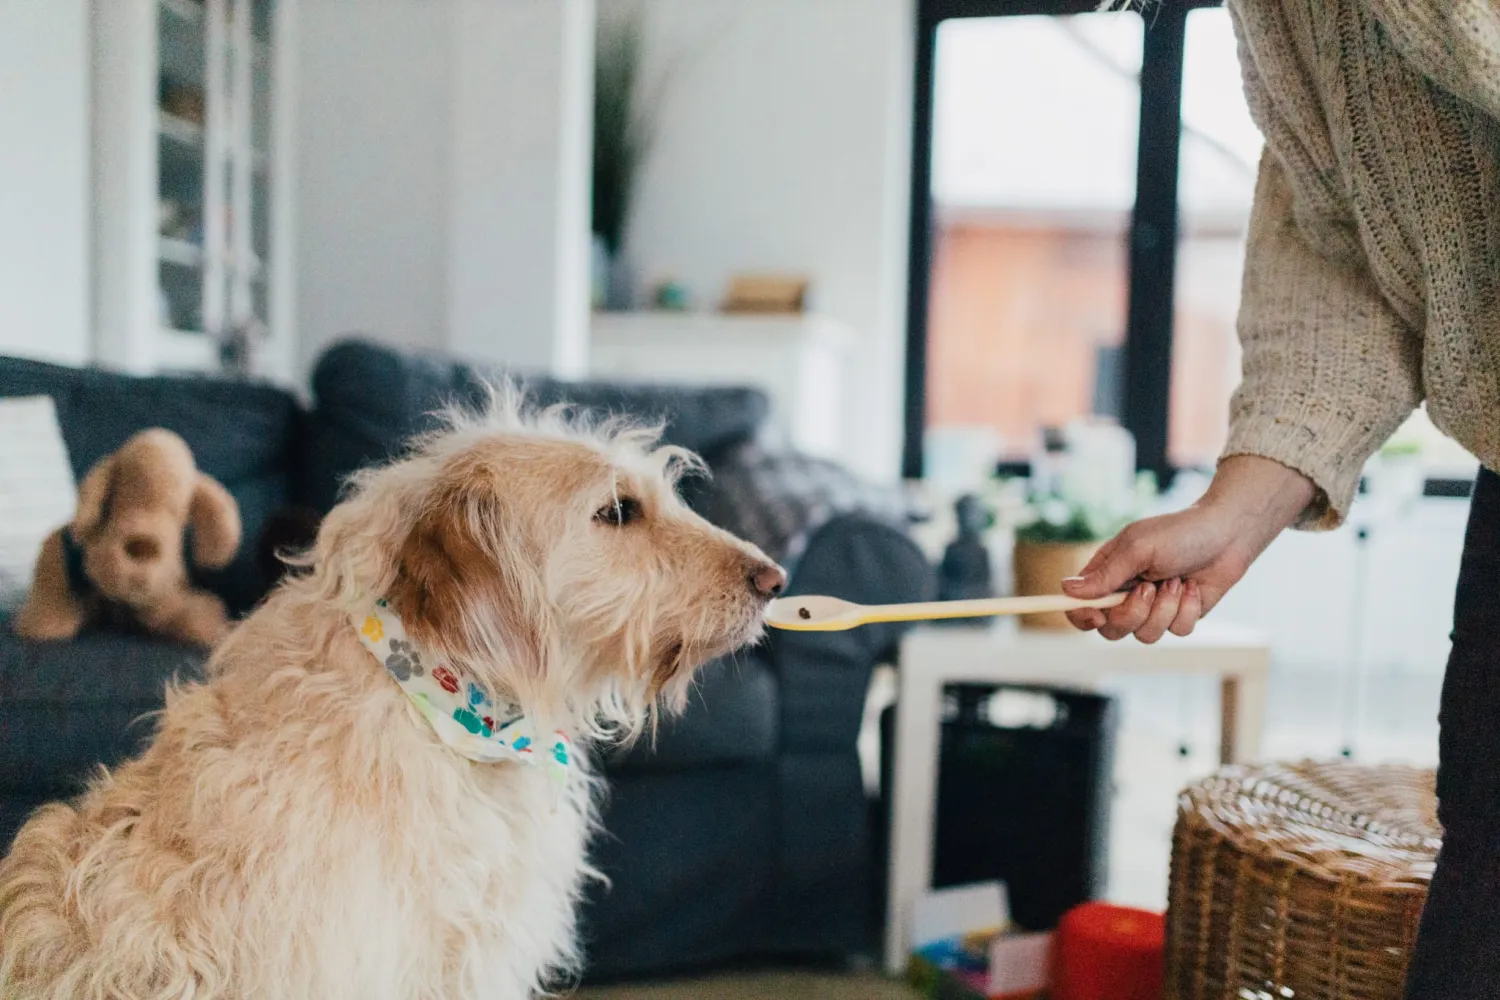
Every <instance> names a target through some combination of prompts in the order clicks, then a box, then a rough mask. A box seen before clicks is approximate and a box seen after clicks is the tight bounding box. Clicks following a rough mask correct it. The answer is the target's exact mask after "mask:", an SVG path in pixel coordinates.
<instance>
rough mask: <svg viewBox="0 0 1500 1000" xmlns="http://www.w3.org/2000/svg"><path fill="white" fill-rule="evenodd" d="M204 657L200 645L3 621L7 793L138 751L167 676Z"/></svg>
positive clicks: (183, 672)
mask: <svg viewBox="0 0 1500 1000" xmlns="http://www.w3.org/2000/svg"><path fill="white" fill-rule="evenodd" d="M202 662H203V654H202V652H201V651H199V650H196V649H193V648H191V647H188V646H180V645H176V644H174V643H169V642H161V641H159V640H156V639H149V638H144V637H140V636H130V635H118V634H112V633H86V634H84V635H81V636H79V637H78V638H77V639H74V640H72V641H69V642H29V641H27V640H24V639H20V638H18V637H16V636H15V635H14V634H12V633H11V632H10V631H9V630H8V629H7V628H6V627H5V626H4V625H3V624H0V793H5V794H9V793H11V792H26V791H36V790H38V789H41V790H58V791H59V792H65V791H67V790H69V789H71V788H73V787H75V786H76V785H77V783H78V782H79V781H81V780H82V779H84V778H86V777H87V776H88V775H89V774H90V773H91V770H92V769H93V768H94V767H96V766H97V765H99V764H101V763H102V764H105V765H113V764H115V763H118V762H119V761H120V760H122V759H124V758H125V757H128V756H130V755H131V754H133V753H135V752H136V751H137V750H138V749H139V748H140V746H141V744H142V742H143V741H144V740H145V738H146V737H147V736H149V734H150V732H151V729H150V723H149V721H147V720H144V719H143V716H145V715H146V714H147V713H149V712H154V711H156V710H158V709H160V708H161V706H162V698H163V694H164V692H165V690H166V685H167V682H168V681H169V680H171V679H172V678H174V677H180V678H184V679H188V678H195V677H197V676H198V672H199V670H200V668H201V665H202Z"/></svg>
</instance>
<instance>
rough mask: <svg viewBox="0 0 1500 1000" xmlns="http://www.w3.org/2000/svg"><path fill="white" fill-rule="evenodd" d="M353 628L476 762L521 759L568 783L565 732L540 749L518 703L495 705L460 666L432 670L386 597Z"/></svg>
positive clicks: (447, 738)
mask: <svg viewBox="0 0 1500 1000" xmlns="http://www.w3.org/2000/svg"><path fill="white" fill-rule="evenodd" d="M354 628H355V631H357V632H358V633H359V641H360V642H362V643H364V647H365V648H366V649H368V650H369V651H370V653H371V654H372V655H374V657H375V659H377V660H379V661H380V662H381V663H382V664H383V665H384V666H385V669H386V672H387V673H389V674H390V675H391V677H393V678H394V679H395V681H396V683H397V684H399V685H400V686H401V690H403V691H405V692H406V696H407V697H408V698H410V699H411V703H412V704H413V705H415V706H416V707H417V711H418V712H421V713H422V716H423V718H425V719H426V720H427V722H428V723H429V724H430V725H431V726H432V730H433V732H435V733H437V737H438V739H440V740H442V741H443V742H444V743H446V744H447V745H448V746H450V747H452V748H453V749H454V750H456V751H458V752H459V753H461V754H463V755H464V756H465V757H467V758H469V759H470V760H472V761H476V762H478V763H481V764H492V763H495V762H497V761H503V760H518V761H521V762H522V763H525V764H534V765H536V766H538V767H540V768H541V769H542V770H543V771H544V772H546V774H547V776H548V777H550V778H551V779H552V780H553V781H555V782H556V783H557V784H558V785H560V786H561V785H565V784H566V783H567V780H568V769H569V767H570V766H571V765H572V747H571V746H570V745H569V744H568V737H567V736H565V735H564V734H563V732H562V730H557V731H556V732H554V733H553V734H552V741H551V745H550V746H548V747H546V748H545V749H544V748H542V747H539V746H537V745H536V734H535V733H534V732H532V729H533V726H532V724H531V721H530V720H529V719H527V718H526V716H525V715H523V714H522V713H521V710H520V709H519V708H518V707H517V706H515V705H507V704H496V703H495V700H494V699H493V698H491V697H490V694H489V692H488V691H486V690H485V688H484V686H483V685H481V684H480V683H479V682H477V681H475V680H474V679H473V678H470V677H465V676H464V675H462V674H460V673H459V672H458V670H457V668H455V667H452V666H449V665H447V664H437V665H432V666H431V667H430V669H429V664H428V663H425V662H424V661H423V659H422V656H421V654H420V653H419V652H418V650H417V648H416V645H415V644H414V643H413V642H412V641H411V640H410V639H409V638H407V635H406V629H405V628H403V627H402V625H401V617H400V616H399V615H397V614H396V612H395V611H394V610H392V609H391V607H390V605H389V604H387V603H386V602H385V601H383V600H382V601H376V602H375V604H374V606H373V607H371V608H370V610H369V612H368V613H366V614H363V615H355V616H354Z"/></svg>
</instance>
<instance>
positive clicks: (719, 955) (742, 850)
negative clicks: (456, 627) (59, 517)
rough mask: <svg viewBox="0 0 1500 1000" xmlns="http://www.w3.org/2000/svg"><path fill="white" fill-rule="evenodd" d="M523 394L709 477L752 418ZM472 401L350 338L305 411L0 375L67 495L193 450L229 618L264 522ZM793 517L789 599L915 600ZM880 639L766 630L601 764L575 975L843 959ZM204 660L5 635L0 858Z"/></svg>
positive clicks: (926, 573)
mask: <svg viewBox="0 0 1500 1000" xmlns="http://www.w3.org/2000/svg"><path fill="white" fill-rule="evenodd" d="M525 381H526V385H527V389H528V391H529V393H530V394H531V395H532V396H533V397H534V398H536V399H537V400H538V401H540V402H556V401H564V400H566V401H572V402H575V403H577V404H579V405H580V406H582V407H584V408H590V409H601V410H608V411H612V412H622V413H629V414H632V415H638V416H642V417H653V418H663V419H664V420H665V422H666V423H665V425H666V432H665V438H666V440H667V441H669V442H670V443H673V444H679V445H683V446H685V447H689V448H692V449H694V450H696V451H698V452H699V453H700V454H702V455H703V457H704V458H705V460H706V461H707V462H708V464H709V466H710V467H711V468H714V467H718V468H721V469H722V468H724V467H725V466H726V463H733V462H735V461H736V456H737V455H739V454H740V453H741V451H742V450H743V449H744V448H745V447H746V445H747V442H750V441H752V440H753V439H754V438H755V436H756V434H757V432H758V430H759V429H760V427H761V425H762V423H763V421H764V419H765V417H766V412H767V404H766V401H765V398H764V397H763V396H762V395H761V394H759V393H757V392H755V391H753V390H747V389H707V388H705V389H669V388H653V387H649V386H625V385H608V384H601V383H564V382H558V381H554V380H550V379H526V380H525ZM481 391H482V389H481V381H480V373H479V372H477V371H476V370H475V369H473V368H471V367H470V366H468V365H465V364H462V363H458V362H455V361H452V360H451V359H446V358H439V357H423V356H413V355H405V354H399V353H396V352H393V351H390V350H387V349H384V348H380V347H376V346H374V345H372V344H368V343H364V342H359V341H349V342H345V343H342V344H339V345H337V346H335V347H334V348H332V349H331V350H330V351H329V352H328V353H327V354H325V355H324V357H323V358H322V359H321V360H320V362H319V364H318V365H317V367H316V371H315V374H314V377H313V384H312V397H313V404H312V406H311V408H310V409H304V408H302V407H300V406H299V405H298V404H297V402H296V400H295V399H293V398H292V397H291V396H290V395H287V394H285V393H282V392H280V391H278V390H275V389H271V388H267V387H263V386H255V385H247V384H237V383H230V382H225V381H218V380H210V379H190V378H188V379H184V378H145V379H141V378H130V377H127V376H122V375H117V374H110V373H104V372H100V371H93V370H76V369H68V368H61V367H57V366H52V365H45V364H40V363H36V362H30V361H22V360H17V359H7V358H0V396H21V395H39V394H45V395H50V396H52V397H53V399H54V400H55V401H56V404H57V408H58V414H59V418H60V420H61V423H62V426H63V432H64V437H65V438H66V440H67V443H68V448H69V452H70V457H71V460H72V462H73V465H74V470H75V473H76V474H77V475H78V476H79V477H81V476H82V475H83V473H84V472H85V471H86V470H87V469H88V467H89V466H90V465H92V463H93V462H94V461H96V460H97V459H98V458H99V457H100V456H102V455H104V454H106V453H107V452H109V451H111V450H113V449H114V448H116V447H118V446H119V444H120V443H121V442H123V441H124V439H125V438H126V437H127V436H129V435H130V434H131V433H133V432H134V431H136V430H138V429H140V428H142V427H146V426H152V425H159V426H165V427H169V428H171V429H173V430H175V431H177V432H178V433H180V434H182V435H183V437H184V438H186V440H187V441H188V443H189V444H190V445H191V446H192V448H193V449H194V452H195V454H196V456H197V458H198V461H199V464H200V466H201V467H202V468H204V470H205V471H207V472H209V473H210V474H212V475H214V476H216V477H217V478H219V479H220V480H221V481H222V482H223V483H224V484H225V485H226V486H227V487H228V488H229V489H230V491H231V492H232V493H234V495H235V498H236V499H237V500H238V501H239V504H240V507H241V511H242V514H243V516H244V520H245V526H246V539H247V543H246V545H245V547H244V549H243V550H242V552H241V555H240V557H239V558H238V559H237V560H236V562H235V563H234V564H233V565H232V566H230V567H229V568H228V569H226V570H225V571H223V572H222V573H219V574H216V575H215V576H214V577H213V578H211V579H210V580H209V581H208V583H209V584H210V585H211V586H212V587H213V589H214V590H216V591H217V592H218V593H220V594H221V596H223V597H224V598H225V599H226V601H227V602H228V603H229V605H230V607H231V608H232V609H234V610H235V611H237V612H244V611H247V610H249V609H250V608H252V607H253V606H254V604H255V603H256V601H258V600H259V598H260V597H261V596H262V595H263V593H264V591H265V588H266V587H267V586H268V583H269V581H268V580H267V578H266V576H265V573H264V572H263V570H262V569H261V567H260V566H258V565H257V560H256V558H255V549H256V545H255V542H256V540H257V538H258V537H259V536H260V533H261V532H262V531H263V530H264V529H265V527H266V525H267V524H268V523H269V522H270V520H271V519H272V517H273V515H275V513H276V512H277V511H279V510H284V509H286V508H288V507H290V506H298V505H300V506H305V507H308V508H311V509H312V510H313V511H316V512H318V513H322V512H326V510H327V509H328V508H329V507H330V506H331V505H332V504H333V503H334V502H335V500H336V498H337V495H338V490H339V488H340V483H341V482H342V480H343V478H344V477H345V476H346V475H347V474H348V473H349V472H351V471H353V470H354V469H356V468H358V467H360V466H361V465H364V464H366V463H368V462H372V461H378V460H380V459H383V458H385V457H387V456H388V455H390V454H391V453H392V452H393V451H395V450H396V449H397V448H398V447H399V446H400V444H401V442H402V441H403V440H404V439H405V438H406V437H407V436H409V435H410V434H411V433H413V432H414V431H417V430H420V429H422V428H424V427H425V426H427V425H428V422H429V420H430V417H429V414H430V412H431V411H432V410H433V409H434V408H435V407H437V406H438V405H440V404H442V403H443V402H445V401H453V400H457V401H470V400H475V399H477V398H478V396H479V394H480V393H481ZM729 478H730V479H732V478H733V477H729ZM717 488H718V487H716V486H715V485H714V483H713V481H712V480H695V481H691V482H689V483H687V484H685V486H684V494H685V496H686V497H687V499H688V500H689V502H690V503H693V504H694V505H695V506H698V507H699V508H700V509H703V510H705V511H716V512H720V514H721V518H720V519H722V512H724V511H726V510H731V509H732V508H733V504H727V503H725V497H723V496H722V495H715V493H714V491H715V489H717ZM795 506H796V505H793V507H795ZM815 507H816V505H808V506H807V507H806V508H805V510H806V511H812V510H813V509H814V508H815ZM806 521H807V523H806V524H805V525H804V526H803V527H804V529H805V530H803V531H802V537H801V539H800V541H801V544H799V546H798V547H797V552H798V554H797V556H796V558H795V561H794V562H793V563H792V565H791V566H789V569H791V571H792V576H791V585H790V589H791V591H792V592H802V593H808V592H818V593H829V594H834V595H837V596H840V597H844V598H847V599H850V600H857V601H870V602H879V601H907V600H918V599H922V598H925V597H927V596H930V594H931V592H932V590H933V584H932V579H931V571H930V569H929V568H928V566H927V565H926V563H925V561H924V560H923V559H922V556H921V554H920V552H919V551H918V550H917V548H916V546H915V545H914V544H912V542H911V541H910V540H909V539H907V538H906V537H905V535H904V534H903V533H902V531H901V530H900V529H899V527H898V526H895V525H893V524H891V523H888V521H887V520H884V519H882V518H879V517H875V516H872V515H870V514H868V513H865V512H861V511H860V510H858V509H850V508H849V507H848V506H847V505H846V506H845V507H844V508H843V509H842V510H841V511H830V510H826V509H825V510H822V511H820V512H818V513H816V514H809V516H808V517H807V518H806ZM725 526H726V527H730V528H731V530H734V529H735V528H736V525H733V524H727V525H725ZM896 637H897V633H896V631H895V630H894V628H891V627H877V628H869V629H861V630H857V631H854V632H847V633H831V634H827V635H815V634H795V635H794V634H781V635H773V636H772V637H771V638H770V640H769V641H768V642H767V643H766V644H765V645H764V646H762V647H759V648H757V649H755V650H752V651H750V652H747V653H743V654H741V655H739V656H738V657H736V658H735V659H734V660H732V661H721V662H718V663H714V664H710V665H709V666H708V667H706V668H705V669H704V671H703V674H702V681H701V685H700V689H699V692H698V693H697V694H695V695H694V697H693V700H692V704H691V705H690V707H689V709H688V711H687V712H686V714H684V715H683V716H682V717H681V718H680V719H677V720H675V721H673V722H671V723H669V724H667V725H665V726H664V727H663V730H662V732H661V734H660V737H659V739H658V740H657V742H656V745H655V747H654V748H648V747H644V746H640V747H636V748H634V749H632V750H631V751H629V752H628V753H625V754H618V755H615V756H613V757H611V758H610V759H608V760H607V763H606V773H607V774H608V776H609V779H610V782H609V784H610V796H609V801H608V804H607V805H606V808H605V813H604V826H605V833H604V834H603V835H602V836H601V837H600V838H599V840H598V842H597V844H596V847H595V854H596V857H597V859H598V862H599V864H600V866H601V868H602V869H603V870H604V871H605V873H606V874H608V875H609V876H610V878H611V880H612V885H611V886H610V887H609V888H604V887H596V888H595V889H594V890H593V891H592V893H591V894H590V898H589V899H588V901H587V904H586V910H585V934H586V937H587V941H588V955H589V971H588V976H589V978H590V979H593V980H600V979H609V978H616V977H622V976H635V975H641V974H647V973H655V972H661V971H665V970H669V969H676V968H686V967H693V966H701V965H705V964H713V963H718V962H723V961H730V960H739V959H746V958H750V957H757V956H762V955H769V954H798V955H806V956H839V955H847V954H851V953H854V952H857V951H859V950H861V949H862V948H863V947H865V946H866V945H867V944H868V943H869V931H870V928H871V925H872V919H871V913H870V909H869V904H870V900H871V899H872V898H873V894H872V892H871V886H872V884H873V880H874V879H875V859H873V858H872V857H871V847H870V836H869V833H870V828H869V822H868V820H869V810H868V806H867V803H866V801H865V799H864V795H863V792H862V787H861V782H860V772H859V763H858V758H857V755H856V752H855V740H856V736H857V733H858V730H859V726H860V721H861V713H862V710H863V704H864V696H865V689H866V685H867V682H868V678H869V673H870V669H871V667H872V666H873V665H874V664H875V662H876V661H877V660H878V658H879V657H880V656H882V655H883V654H884V653H886V652H887V651H888V650H889V648H890V647H891V645H892V644H893V643H894V641H895V639H896ZM200 662H201V656H200V654H198V653H196V652H195V651H193V650H191V649H188V648H185V647H181V646H175V645H172V644H168V643H163V642H159V641H157V640H153V639H150V638H146V637H143V636H134V635H124V634H103V633H95V634H86V635H84V636H82V637H80V638H79V639H77V640H75V641H72V642H67V643H56V644H31V643H26V642H24V641H22V640H20V639H19V638H17V637H15V636H14V635H13V634H11V633H10V632H9V630H8V629H5V628H3V627H0V845H4V844H8V843H9V841H10V839H11V837H12V835H13V833H14V831H15V829H16V827H17V826H19V824H20V823H21V822H22V821H23V820H24V817H25V816H26V814H27V813H29V812H30V810H32V809H33V808H35V807H36V806H37V805H38V804H40V803H42V802H45V801H47V800H49V799H54V798H62V797H66V796H69V795H71V794H74V793H75V792H76V791H77V789H78V787H79V783H80V781H81V780H82V779H83V778H85V777H86V776H87V775H88V773H89V772H90V771H91V770H92V769H93V768H94V767H96V766H97V765H98V764H99V763H104V764H110V763H113V762H115V761H118V760H120V759H121V758H122V757H124V756H127V755H129V754H130V753H131V752H133V751H134V750H135V749H136V748H137V747H138V746H139V744H140V741H141V740H142V739H143V738H145V737H146V736H147V735H148V734H149V722H145V721H140V717H141V716H142V715H143V714H144V713H147V712H150V711H151V710H153V709H155V708H157V707H159V706H160V703H161V697H162V690H163V686H164V685H165V683H166V682H167V681H168V679H169V678H171V677H173V676H182V677H192V676H194V674H195V672H196V671H197V669H198V666H199V664H200Z"/></svg>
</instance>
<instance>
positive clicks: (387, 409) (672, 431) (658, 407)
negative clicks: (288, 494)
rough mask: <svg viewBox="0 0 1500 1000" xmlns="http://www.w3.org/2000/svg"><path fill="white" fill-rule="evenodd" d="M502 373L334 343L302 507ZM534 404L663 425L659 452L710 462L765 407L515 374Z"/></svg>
mask: <svg viewBox="0 0 1500 1000" xmlns="http://www.w3.org/2000/svg"><path fill="white" fill-rule="evenodd" d="M503 374H504V373H503V372H502V371H501V370H500V369H497V368H484V367H480V366H475V365H471V364H468V363H466V362H462V361H455V360H452V359H451V358H448V357H444V356H440V355H434V354H409V353H402V352H399V351H395V350H392V349H390V348H386V347H381V346H378V345H375V344H371V343H368V342H365V341H360V340H349V341H344V342H342V343H339V344H336V345H334V346H333V347H331V348H329V350H328V351H327V352H326V353H324V355H323V356H322V358H321V359H320V360H319V361H318V364H317V367H316V369H315V370H314V372H313V397H314V412H313V416H312V426H311V430H310V434H309V439H308V449H309V450H308V456H307V466H306V475H305V479H304V481H305V483H306V485H307V491H306V495H305V497H304V500H305V502H306V503H308V504H309V505H310V506H311V507H313V508H314V509H316V510H318V511H320V512H322V511H327V510H328V509H329V508H330V507H332V506H333V504H334V503H335V502H336V501H337V498H338V493H339V490H340V488H341V487H342V484H343V481H344V480H345V478H347V477H348V475H349V474H350V473H351V472H354V471H355V470H357V469H359V468H361V467H363V466H366V465H370V464H373V463H377V462H382V461H385V460H386V459H389V458H391V457H392V456H393V455H395V454H396V453H397V452H398V451H399V449H400V448H401V447H402V445H403V444H404V443H405V441H406V440H407V439H408V438H409V437H411V435H413V434H415V433H418V432H421V431H424V430H430V429H431V428H432V427H433V424H434V418H433V413H434V411H436V410H438V409H440V408H441V407H443V406H445V405H448V404H452V403H458V404H464V405H476V404H478V403H479V402H481V401H482V399H483V397H484V392H485V382H486V380H493V379H496V378H499V377H501V376H502V375H503ZM515 377H516V380H517V381H518V382H520V384H521V385H522V387H523V388H524V389H525V391H526V393H527V396H528V397H529V398H530V399H531V400H532V401H533V402H534V403H536V404H537V405H541V406H550V405H552V404H555V403H564V402H566V403H574V404H576V405H577V406H578V407H580V408H581V409H583V410H587V411H591V412H595V413H601V414H622V415H627V416H631V417H635V418H637V419H641V420H651V421H656V420H660V421H663V423H664V432H663V440H664V441H665V442H666V443H667V444H673V445H678V446H681V447H684V448H689V449H692V450H693V451H696V452H697V453H698V454H700V455H702V456H703V458H704V459H705V460H707V461H708V462H709V463H710V464H712V463H713V462H714V460H715V458H716V457H718V456H720V455H722V454H724V453H725V452H726V451H727V450H728V449H730V448H732V447H734V446H736V445H739V444H742V443H744V442H745V441H749V440H752V439H754V438H755V436H756V435H757V434H759V432H760V430H761V428H762V427H763V426H764V424H765V421H766V417H767V415H768V414H769V412H770V404H769V402H768V400H767V398H766V396H765V394H764V393H762V392H760V391H759V390H757V389H751V388H734V387H709V388H689V387H673V386H653V385H636V384H626V383H605V382H568V381H563V380H559V379H553V378H548V377H545V376H527V375H524V374H517V375H516V376H515Z"/></svg>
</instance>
